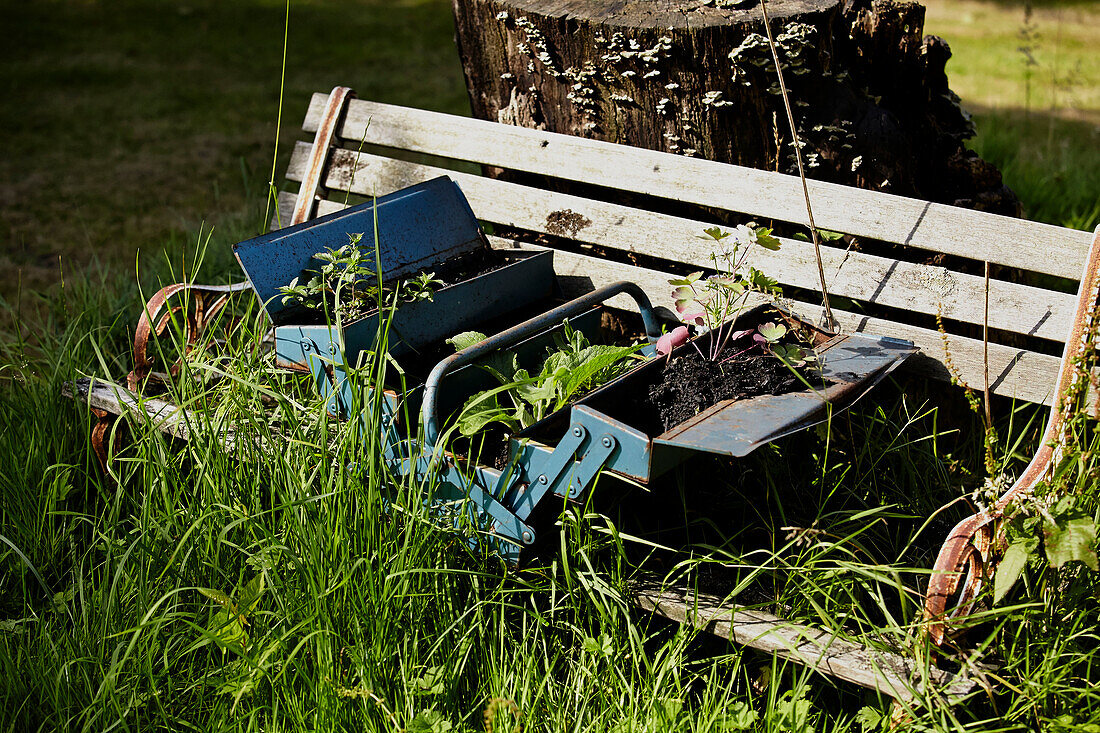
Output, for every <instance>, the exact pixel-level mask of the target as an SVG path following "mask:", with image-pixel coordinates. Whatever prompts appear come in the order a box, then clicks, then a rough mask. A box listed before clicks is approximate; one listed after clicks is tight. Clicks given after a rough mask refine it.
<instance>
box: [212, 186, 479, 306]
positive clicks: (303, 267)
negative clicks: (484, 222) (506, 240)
mask: <svg viewBox="0 0 1100 733" xmlns="http://www.w3.org/2000/svg"><path fill="white" fill-rule="evenodd" d="M376 211H377V217H378V238H377V239H378V261H379V262H380V264H381V269H382V277H383V278H384V279H387V280H388V279H391V278H398V277H403V276H405V275H410V274H412V273H414V272H416V271H418V270H421V269H424V268H427V267H431V266H432V265H435V264H438V263H442V262H444V261H446V260H448V259H450V258H452V257H454V256H456V255H459V254H464V253H466V252H471V251H473V250H474V249H476V248H478V247H481V246H487V244H486V240H485V238H484V236H483V235H482V233H481V227H480V225H479V224H478V222H477V219H476V218H475V217H474V212H473V211H472V210H471V209H470V204H469V203H468V202H467V201H466V197H465V196H463V194H462V191H461V190H460V189H459V188H458V184H456V183H455V182H454V181H452V180H451V179H450V178H448V177H447V176H440V177H439V178H434V179H432V180H430V181H425V182H424V183H419V184H417V185H415V186H409V187H408V188H403V189H401V190H400V191H395V192H394V193H391V194H388V195H386V196H380V197H378V198H377V199H375V200H374V201H369V202H367V203H364V204H360V205H358V206H353V207H351V208H348V209H344V210H343V211H338V212H336V213H333V214H328V215H327V216H322V217H319V218H317V219H312V220H310V221H307V222H303V223H301V224H296V225H294V226H291V227H287V228H285V229H279V230H276V231H274V232H269V233H267V234H264V235H261V236H259V237H255V238H253V239H248V240H245V241H244V242H239V243H237V244H235V245H233V252H234V254H235V255H236V256H237V261H238V262H240V263H241V268H242V269H243V270H244V272H245V274H246V275H247V276H248V279H249V281H250V282H251V283H252V289H253V290H255V291H256V295H257V296H259V298H260V302H261V303H263V305H264V308H265V309H266V310H267V313H268V315H269V316H271V319H272V321H274V322H275V323H281V322H282V321H284V320H286V318H285V316H288V315H290V312H292V311H293V310H296V309H294V308H293V307H292V306H289V305H283V299H282V293H281V292H280V291H279V288H280V287H282V286H285V285H289V284H290V282H291V280H293V279H294V278H296V277H302V275H303V273H304V272H305V271H307V270H315V269H319V263H317V262H316V261H315V260H314V255H315V254H317V253H318V252H324V251H325V250H326V249H337V248H338V247H342V246H343V245H345V244H347V243H348V235H350V234H362V235H363V237H362V239H361V240H360V242H359V247H360V249H363V250H365V251H368V252H373V250H374V243H375V235H374V221H375V213H376ZM367 259H368V266H369V267H370V268H371V269H372V270H373V267H374V257H368V258H367Z"/></svg>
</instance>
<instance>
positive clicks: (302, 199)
mask: <svg viewBox="0 0 1100 733" xmlns="http://www.w3.org/2000/svg"><path fill="white" fill-rule="evenodd" d="M354 97H355V92H354V91H352V90H351V88H349V87H334V88H333V90H332V92H331V93H330V94H329V96H328V102H327V103H326V104H325V111H324V113H323V114H322V115H321V122H320V124H318V126H317V135H316V136H315V137H314V138H313V148H312V149H311V150H310V152H309V162H308V163H306V172H305V175H303V176H302V185H301V187H300V188H299V189H298V198H297V199H296V200H295V202H294V213H293V214H292V215H291V217H290V225H291V226H293V225H294V224H301V223H302V222H304V221H307V220H308V219H311V218H312V217H313V209H314V207H315V206H316V204H317V194H318V192H319V191H320V189H321V183H322V181H323V179H324V173H325V163H326V162H328V153H329V150H330V149H331V148H332V141H333V140H334V139H335V138H336V129H337V127H338V126H339V124H340V118H341V117H342V116H343V114H344V110H345V109H346V107H347V102H348V100H349V99H353V98H354Z"/></svg>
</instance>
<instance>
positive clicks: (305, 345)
mask: <svg viewBox="0 0 1100 733" xmlns="http://www.w3.org/2000/svg"><path fill="white" fill-rule="evenodd" d="M298 345H299V346H301V347H302V351H309V350H310V343H309V342H308V341H304V340H303V341H299V342H298Z"/></svg>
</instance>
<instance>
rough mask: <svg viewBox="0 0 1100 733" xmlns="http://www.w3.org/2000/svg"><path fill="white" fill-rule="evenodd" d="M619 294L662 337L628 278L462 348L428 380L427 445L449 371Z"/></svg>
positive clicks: (642, 297) (432, 436)
mask: <svg viewBox="0 0 1100 733" xmlns="http://www.w3.org/2000/svg"><path fill="white" fill-rule="evenodd" d="M619 294H626V295H629V296H630V297H632V298H633V299H634V302H636V303H637V304H638V310H639V311H640V312H641V314H642V323H643V324H644V325H645V332H646V336H648V337H649V339H650V341H652V340H654V339H656V338H657V337H658V336H660V335H661V324H660V323H659V322H658V320H657V314H656V313H655V312H654V311H653V305H652V304H651V303H650V302H649V296H647V295H646V294H645V291H643V290H642V289H641V288H640V287H638V285H636V284H635V283H632V282H627V281H625V280H623V281H620V282H617V283H612V284H610V285H605V286H604V287H602V288H599V289H597V290H593V291H592V292H591V293H588V294H587V295H582V296H581V297H579V298H576V299H574V300H571V301H569V302H568V303H565V304H563V305H560V306H558V307H557V308H554V309H553V310H551V311H547V312H546V313H543V314H542V315H540V316H536V317H534V318H532V319H530V320H527V321H524V322H523V323H520V324H518V325H516V326H513V327H512V328H509V329H507V330H506V331H501V332H500V333H498V334H496V335H495V336H490V337H489V338H487V339H485V340H484V341H480V342H478V343H476V344H474V345H473V346H470V347H468V348H465V349H463V350H462V351H459V352H458V353H457V354H452V355H451V356H448V357H447V358H446V359H444V360H443V361H441V362H439V363H438V364H436V365H435V368H434V369H432V372H431V374H429V375H428V381H427V382H425V383H424V402H423V406H422V407H421V417H422V419H423V421H424V438H425V442H426V443H427V445H428V446H429V447H435V441H436V439H437V438H438V437H439V419H438V414H437V413H438V406H437V405H436V396H437V393H438V391H439V383H440V381H442V379H443V377H444V376H445V375H446V374H447V373H448V372H450V371H453V370H455V369H458V368H459V367H464V366H466V365H467V364H470V363H472V362H474V361H477V360H478V359H480V358H481V357H483V356H485V355H486V354H490V353H492V352H494V351H497V350H498V349H507V348H510V347H512V346H515V345H516V344H518V343H519V342H520V341H523V340H524V339H526V338H527V337H529V336H532V335H534V334H536V333H538V332H540V331H544V330H546V329H547V328H550V327H552V326H555V325H557V324H558V323H560V322H561V321H562V320H564V319H566V318H569V317H570V316H575V315H578V314H579V313H582V312H584V311H586V310H588V309H589V308H592V307H593V306H596V305H599V304H600V303H602V302H604V301H605V300H608V299H610V298H612V297H614V296H616V295H619Z"/></svg>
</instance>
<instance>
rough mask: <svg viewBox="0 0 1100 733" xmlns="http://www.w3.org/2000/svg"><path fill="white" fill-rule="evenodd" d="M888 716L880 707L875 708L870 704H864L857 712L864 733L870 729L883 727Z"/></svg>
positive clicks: (857, 718)
mask: <svg viewBox="0 0 1100 733" xmlns="http://www.w3.org/2000/svg"><path fill="white" fill-rule="evenodd" d="M886 719H887V718H886V716H885V715H884V714H883V712H882V711H881V710H879V709H878V708H873V707H871V706H869V705H864V706H863V707H861V708H860V709H859V712H857V713H856V720H858V721H859V725H860V727H861V728H862V729H863V733H868V731H872V730H878V729H879V728H881V727H882V721H883V720H886Z"/></svg>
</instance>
